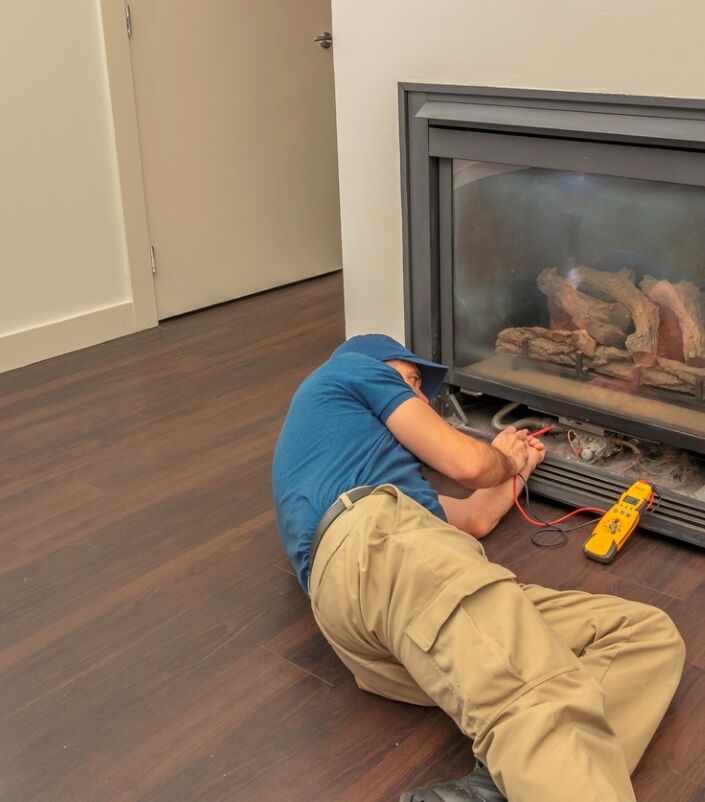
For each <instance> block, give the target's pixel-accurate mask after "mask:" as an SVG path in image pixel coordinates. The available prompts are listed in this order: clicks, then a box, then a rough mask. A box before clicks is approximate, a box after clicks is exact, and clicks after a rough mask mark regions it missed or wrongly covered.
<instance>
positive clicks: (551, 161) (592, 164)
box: [399, 83, 705, 453]
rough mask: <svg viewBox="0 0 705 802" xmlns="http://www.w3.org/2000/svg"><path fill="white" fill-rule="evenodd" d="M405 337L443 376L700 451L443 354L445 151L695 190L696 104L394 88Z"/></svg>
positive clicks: (448, 186) (448, 212) (448, 244)
mask: <svg viewBox="0 0 705 802" xmlns="http://www.w3.org/2000/svg"><path fill="white" fill-rule="evenodd" d="M399 112H400V133H401V180H402V210H403V237H404V312H405V323H406V333H407V334H406V337H407V344H408V345H409V346H410V347H411V348H412V349H413V350H414V351H415V352H416V353H418V354H419V355H421V356H425V357H427V358H429V359H434V360H437V361H441V362H444V363H445V364H447V365H449V366H450V371H449V375H448V383H449V384H451V385H454V386H457V387H460V388H464V389H466V390H470V391H476V392H483V393H487V394H490V395H494V396H497V397H498V398H504V399H507V400H509V401H521V402H523V403H525V404H528V405H529V406H532V407H534V408H537V409H541V410H542V411H544V412H546V413H552V414H555V415H563V416H568V417H573V418H577V419H582V420H586V421H589V422H590V423H593V424H597V425H599V426H603V427H605V428H607V429H610V430H613V431H618V432H622V433H625V434H631V435H634V436H635V437H642V438H646V439H652V440H661V439H664V438H663V434H664V430H667V432H668V436H667V440H668V442H669V443H671V444H673V445H675V446H678V447H681V448H686V449H690V450H693V451H697V452H700V453H705V438H702V437H698V436H695V435H694V434H693V433H692V432H689V431H687V430H681V429H679V428H678V426H677V424H676V423H675V422H674V423H673V424H672V425H670V426H668V427H664V426H659V425H655V424H651V423H649V422H647V421H640V420H639V421H636V420H626V419H622V418H620V417H617V416H616V415H613V414H611V413H610V412H609V411H606V410H604V409H602V408H600V409H598V408H594V409H593V408H590V407H589V406H585V405H576V404H572V403H569V402H566V401H565V400H560V401H558V400H553V399H551V398H547V397H545V396H543V395H541V394H538V393H534V392H531V391H528V390H526V389H517V388H513V387H507V386H505V385H503V384H498V383H495V382H493V381H491V380H489V379H482V378H480V377H477V376H468V375H466V374H464V373H463V372H462V371H460V370H458V369H456V366H455V365H454V360H453V353H454V348H453V314H452V308H451V299H452V262H453V253H452V248H453V219H452V215H453V210H452V160H453V159H474V160H478V161H490V162H498V163H509V164H512V163H517V162H516V156H515V154H516V152H517V147H521V154H522V158H521V163H522V164H525V165H526V166H537V167H554V168H559V169H567V170H579V171H584V172H593V173H598V174H605V175H618V176H625V177H629V178H641V179H647V180H655V181H669V182H673V183H682V184H689V185H695V186H702V187H705V101H702V100H686V99H683V100H681V99H673V98H651V97H629V96H624V95H604V94H582V93H572V92H551V91H537V90H524V89H497V88H491V87H470V88H468V87H458V86H441V85H426V84H408V83H403V84H400V85H399Z"/></svg>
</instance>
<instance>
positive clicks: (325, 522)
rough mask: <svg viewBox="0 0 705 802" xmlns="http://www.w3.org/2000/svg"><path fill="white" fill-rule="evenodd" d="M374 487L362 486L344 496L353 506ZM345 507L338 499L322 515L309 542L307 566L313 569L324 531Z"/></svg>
mask: <svg viewBox="0 0 705 802" xmlns="http://www.w3.org/2000/svg"><path fill="white" fill-rule="evenodd" d="M374 489H375V488H374V486H372V485H363V486H362V487H356V488H354V489H353V490H350V491H348V492H347V493H345V494H344V495H346V496H347V497H348V498H349V499H350V501H352V502H353V504H354V503H355V502H356V501H359V500H360V499H361V498H365V496H369V495H370V493H371V492H372V491H373V490H374ZM346 509H347V507H346V506H345V504H344V503H343V500H342V499H340V498H339V499H338V500H337V501H334V502H333V503H332V504H331V505H330V507H328V509H327V510H326V511H325V512H324V513H323V516H322V517H321V520H320V521H319V522H318V526H317V527H316V529H315V530H314V533H313V540H312V541H311V551H310V552H309V553H310V555H311V559H310V562H309V565H310V567H311V568H313V560H314V558H315V556H316V552H317V551H318V546H319V544H320V542H321V538H322V537H323V535H325V533H326V530H327V529H328V527H329V526H330V525H331V524H332V523H333V521H335V519H336V518H337V517H338V516H339V515H340V513H341V512H345V510H346Z"/></svg>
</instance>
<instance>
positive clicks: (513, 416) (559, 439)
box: [451, 402, 705, 501]
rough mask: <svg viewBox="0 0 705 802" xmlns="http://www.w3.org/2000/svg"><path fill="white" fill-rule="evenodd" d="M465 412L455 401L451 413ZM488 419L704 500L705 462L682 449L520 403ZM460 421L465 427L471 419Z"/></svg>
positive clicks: (582, 459) (567, 455)
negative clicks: (547, 413)
mask: <svg viewBox="0 0 705 802" xmlns="http://www.w3.org/2000/svg"><path fill="white" fill-rule="evenodd" d="M468 411H469V410H468V408H466V409H465V412H468ZM465 412H463V410H462V409H460V407H459V405H458V404H457V402H456V404H454V405H451V415H453V416H459V413H462V416H463V417H466V416H465ZM485 420H487V422H488V423H489V424H490V431H494V432H498V431H502V430H503V429H505V428H506V427H507V426H515V427H516V428H518V429H524V428H525V429H529V430H530V431H532V432H535V431H538V430H540V431H541V432H542V434H543V436H544V437H545V438H546V447H547V450H548V451H549V452H550V453H553V454H555V455H556V456H559V457H561V458H563V459H567V460H569V461H577V462H579V463H583V464H586V465H594V466H596V467H601V468H606V469H608V470H610V471H613V472H614V473H616V474H620V475H622V476H623V477H624V479H625V481H627V480H635V479H638V478H639V477H644V476H645V477H648V479H649V480H650V481H651V482H652V483H657V484H659V485H661V486H662V487H664V488H668V489H670V490H675V491H677V492H680V493H686V494H687V495H690V496H692V497H694V498H697V499H699V500H700V501H705V463H704V462H703V459H702V458H701V457H699V456H698V455H695V454H692V453H691V452H688V451H685V450H683V449H679V448H675V447H672V446H668V445H664V444H662V443H655V442H650V441H648V440H643V439H640V438H636V437H631V436H628V435H625V434H621V433H618V432H610V431H608V430H606V429H603V428H602V427H599V426H595V425H592V424H590V423H587V422H585V421H579V420H575V419H570V418H563V417H553V416H550V415H546V414H545V413H541V412H536V411H534V410H531V409H530V408H527V407H526V406H524V405H522V404H521V403H519V402H512V403H504V404H501V405H500V406H499V407H494V409H493V410H492V412H491V413H490V415H489V419H487V418H486V419H485ZM460 423H461V425H463V426H466V425H467V418H466V420H465V421H463V420H462V418H461V420H460ZM488 434H489V432H488Z"/></svg>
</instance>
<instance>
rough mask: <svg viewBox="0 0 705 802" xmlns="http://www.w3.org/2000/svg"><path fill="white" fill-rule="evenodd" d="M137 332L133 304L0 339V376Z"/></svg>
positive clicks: (0, 336)
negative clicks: (6, 372)
mask: <svg viewBox="0 0 705 802" xmlns="http://www.w3.org/2000/svg"><path fill="white" fill-rule="evenodd" d="M136 330H137V326H136V325H135V314H134V310H133V307H132V302H131V301H127V302H125V303H122V304H116V305H115V306H107V307H105V308H103V309H96V310H94V311H93V312H88V313H86V314H84V315H76V316H75V317H70V318H66V319H64V320H57V321H54V322H52V323H45V324H43V325H41V326H34V327H33V328H31V329H23V330H22V331H15V332H11V333H10V334H4V335H0V373H3V372H5V371H7V370H14V368H20V367H23V366H24V365H29V364H31V363H33V362H39V361H40V360H42V359H49V358H50V357H52V356H59V355H60V354H67V353H69V351H77V350H78V349H79V348H88V347H89V346H91V345H98V343H102V342H105V341H106V340H113V339H115V338H116V337H123V336H124V335H125V334H132V333H133V332H134V331H136Z"/></svg>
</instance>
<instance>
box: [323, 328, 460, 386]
mask: <svg viewBox="0 0 705 802" xmlns="http://www.w3.org/2000/svg"><path fill="white" fill-rule="evenodd" d="M339 354H365V355H366V356H371V357H372V358H373V359H379V361H380V362H387V361H388V360H390V359H404V360H406V361H407V362H413V363H414V364H415V365H418V367H419V371H420V372H421V392H422V393H423V394H424V395H425V396H426V398H428V400H429V401H430V400H431V399H432V398H434V396H435V395H436V393H437V392H438V391H439V390H440V389H441V387H442V385H443V380H444V379H445V376H446V373H447V372H448V368H447V367H446V366H445V365H439V364H438V362H430V361H429V360H428V359H422V358H421V357H420V356H416V354H413V353H412V352H411V351H409V349H408V348H405V347H404V346H403V345H402V344H401V343H398V342H397V341H396V340H394V339H393V338H392V337H388V336H387V335H386V334H358V335H357V336H355V337H351V338H350V339H349V340H346V341H345V342H344V343H343V344H342V345H339V346H338V347H337V348H336V349H335V351H333V353H332V356H338V355H339Z"/></svg>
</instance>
